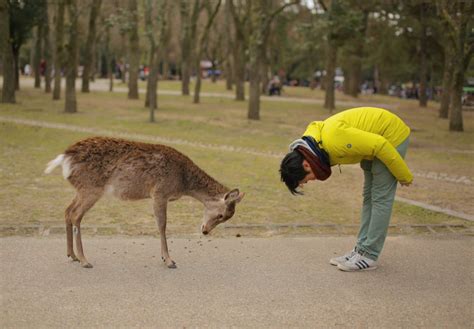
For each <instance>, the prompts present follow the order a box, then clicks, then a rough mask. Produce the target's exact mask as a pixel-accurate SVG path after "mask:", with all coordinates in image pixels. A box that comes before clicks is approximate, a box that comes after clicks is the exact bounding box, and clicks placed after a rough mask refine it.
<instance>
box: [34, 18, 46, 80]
mask: <svg viewBox="0 0 474 329" xmlns="http://www.w3.org/2000/svg"><path fill="white" fill-rule="evenodd" d="M40 15H41V16H43V15H42V14H40ZM43 26H44V24H43V22H41V23H39V24H38V26H37V27H36V35H35V51H34V58H33V73H34V76H35V84H34V86H35V88H41V72H40V69H41V68H40V66H41V58H42V56H43V33H44V32H43Z"/></svg>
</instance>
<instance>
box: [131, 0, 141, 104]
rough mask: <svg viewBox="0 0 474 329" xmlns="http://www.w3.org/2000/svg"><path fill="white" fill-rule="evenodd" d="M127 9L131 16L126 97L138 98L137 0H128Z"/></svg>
mask: <svg viewBox="0 0 474 329" xmlns="http://www.w3.org/2000/svg"><path fill="white" fill-rule="evenodd" d="M128 9H129V11H130V14H131V16H132V19H131V24H132V28H131V30H130V39H129V40H130V52H129V54H130V55H129V58H130V68H129V76H128V98H129V99H138V69H139V66H140V45H139V40H138V9H137V0H129V1H128Z"/></svg>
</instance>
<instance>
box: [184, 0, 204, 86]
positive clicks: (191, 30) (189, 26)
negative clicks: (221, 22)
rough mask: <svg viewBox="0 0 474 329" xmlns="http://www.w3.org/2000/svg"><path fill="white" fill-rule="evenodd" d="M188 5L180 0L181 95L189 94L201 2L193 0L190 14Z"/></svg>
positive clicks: (185, 1)
mask: <svg viewBox="0 0 474 329" xmlns="http://www.w3.org/2000/svg"><path fill="white" fill-rule="evenodd" d="M188 5H189V1H188V0H181V2H180V15H181V22H182V31H181V93H182V94H183V95H189V83H190V80H191V72H190V70H191V66H192V57H193V49H194V44H195V41H194V40H195V39H196V29H197V21H198V18H199V13H200V11H201V8H200V7H201V2H200V0H195V1H194V5H193V10H192V13H191V15H190V12H189V7H188Z"/></svg>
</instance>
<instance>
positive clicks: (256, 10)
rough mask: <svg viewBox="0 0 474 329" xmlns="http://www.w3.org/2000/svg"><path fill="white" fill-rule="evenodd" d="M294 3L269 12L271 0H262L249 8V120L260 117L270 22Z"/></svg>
mask: <svg viewBox="0 0 474 329" xmlns="http://www.w3.org/2000/svg"><path fill="white" fill-rule="evenodd" d="M294 4H296V2H289V3H286V4H284V5H281V6H280V7H278V8H277V9H276V10H275V11H273V12H269V10H268V8H269V7H271V0H265V1H264V0H262V1H257V2H255V3H252V9H251V23H250V27H251V34H250V37H249V58H250V60H249V82H250V95H249V106H248V112H247V118H249V119H251V120H259V119H260V90H261V87H260V81H261V74H262V72H261V70H260V68H261V66H262V63H263V61H264V57H265V56H266V47H267V41H268V34H269V31H270V24H271V23H272V21H273V19H274V18H275V16H276V15H278V14H279V13H281V12H282V11H283V10H284V9H285V8H286V7H288V6H291V5H294Z"/></svg>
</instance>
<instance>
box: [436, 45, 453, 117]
mask: <svg viewBox="0 0 474 329" xmlns="http://www.w3.org/2000/svg"><path fill="white" fill-rule="evenodd" d="M450 51H451V50H450V49H449V47H446V48H445V49H444V67H443V83H442V87H441V99H440V101H439V117H440V118H444V119H447V118H448V114H449V102H450V101H451V84H452V81H453V63H452V55H451V54H450V53H449V52H450Z"/></svg>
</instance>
